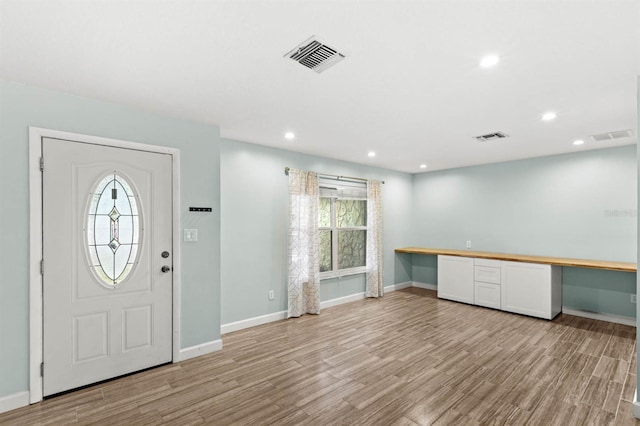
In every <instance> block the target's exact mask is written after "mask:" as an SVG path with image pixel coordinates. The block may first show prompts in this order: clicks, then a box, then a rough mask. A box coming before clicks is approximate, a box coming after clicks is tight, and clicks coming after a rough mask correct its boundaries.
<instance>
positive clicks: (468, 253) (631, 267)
mask: <svg viewBox="0 0 640 426" xmlns="http://www.w3.org/2000/svg"><path fill="white" fill-rule="evenodd" d="M395 251H396V253H412V254H432V255H438V254H443V255H447V256H464V257H475V258H481V259H495V260H508V261H512V262H528V263H544V264H547V265H558V266H573V267H576V268H594V269H608V270H611V271H623V272H636V270H637V266H636V264H635V263H631V262H613V261H609V260H590V259H570V258H566V257H548V256H530V255H527V254H509V253H492V252H487V251H474V250H451V249H439V248H427V247H403V248H397V249H396V250H395Z"/></svg>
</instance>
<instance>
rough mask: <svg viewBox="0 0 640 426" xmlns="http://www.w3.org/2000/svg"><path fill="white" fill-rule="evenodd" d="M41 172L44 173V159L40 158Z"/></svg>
mask: <svg viewBox="0 0 640 426" xmlns="http://www.w3.org/2000/svg"><path fill="white" fill-rule="evenodd" d="M40 171H41V172H44V157H40Z"/></svg>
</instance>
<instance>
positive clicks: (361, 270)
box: [320, 266, 367, 281]
mask: <svg viewBox="0 0 640 426" xmlns="http://www.w3.org/2000/svg"><path fill="white" fill-rule="evenodd" d="M366 272H367V267H366V266H360V267H358V268H351V269H342V270H340V271H337V272H334V271H331V272H320V281H323V280H330V279H334V278H341V277H346V276H350V275H358V274H364V273H366Z"/></svg>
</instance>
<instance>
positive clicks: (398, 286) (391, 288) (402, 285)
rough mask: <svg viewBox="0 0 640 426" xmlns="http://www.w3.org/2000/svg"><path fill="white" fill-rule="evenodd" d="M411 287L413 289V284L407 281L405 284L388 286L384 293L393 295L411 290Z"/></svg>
mask: <svg viewBox="0 0 640 426" xmlns="http://www.w3.org/2000/svg"><path fill="white" fill-rule="evenodd" d="M409 287H413V283H412V282H411V281H406V282H404V283H398V284H393V285H388V286H386V287H385V288H384V292H385V293H391V292H392V291H396V290H402V289H403V288H409Z"/></svg>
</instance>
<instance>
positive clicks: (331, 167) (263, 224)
mask: <svg viewBox="0 0 640 426" xmlns="http://www.w3.org/2000/svg"><path fill="white" fill-rule="evenodd" d="M285 166H289V167H292V168H298V169H304V170H315V171H319V172H324V173H330V174H338V175H346V176H357V177H363V178H371V179H379V180H384V181H385V182H386V183H385V185H384V186H383V190H382V193H383V221H384V225H383V239H384V283H385V285H391V284H395V283H401V282H406V281H409V280H410V265H404V267H402V266H397V265H396V262H395V253H394V251H393V250H394V249H395V248H397V247H402V246H405V245H407V243H408V240H409V235H410V233H411V205H412V200H411V195H412V194H411V187H412V177H411V175H409V174H406V173H399V172H392V171H389V170H384V169H380V168H374V167H367V166H362V165H356V164H352V163H347V162H344V161H338V160H331V159H327V158H322V157H315V156H311V155H304V154H299V153H294V152H291V151H286V150H281V149H274V148H268V147H264V146H260V145H253V144H248V143H243V142H237V141H231V140H225V139H223V140H222V145H221V168H220V173H221V183H222V191H221V207H222V235H221V246H222V247H223V250H222V271H221V273H222V300H223V303H222V323H223V324H227V323H231V322H234V321H239V320H243V319H247V318H252V317H256V316H260V315H265V314H269V313H273V312H279V311H284V310H286V309H287V295H286V282H287V275H286V274H287V264H286V258H287V214H288V178H287V176H285V174H284V168H285ZM269 290H274V291H275V300H273V301H269V300H268V297H267V295H268V292H269ZM362 291H364V276H363V275H356V276H351V277H344V278H342V279H341V280H337V279H335V280H326V281H322V283H321V290H320V295H321V300H329V299H335V298H337V297H342V296H347V295H351V294H355V293H359V292H362Z"/></svg>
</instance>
